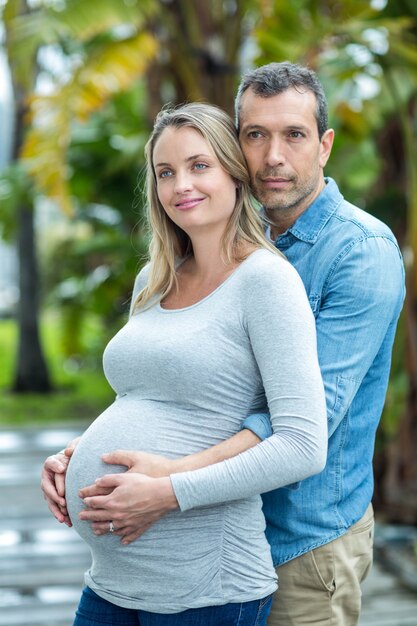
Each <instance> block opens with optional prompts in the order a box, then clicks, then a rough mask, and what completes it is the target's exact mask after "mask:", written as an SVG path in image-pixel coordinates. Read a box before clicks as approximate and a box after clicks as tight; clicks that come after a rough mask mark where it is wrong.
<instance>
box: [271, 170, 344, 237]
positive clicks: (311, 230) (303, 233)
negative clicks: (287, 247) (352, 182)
mask: <svg viewBox="0 0 417 626" xmlns="http://www.w3.org/2000/svg"><path fill="white" fill-rule="evenodd" d="M324 180H325V183H326V186H325V188H324V189H323V191H322V192H321V193H320V195H319V196H317V198H316V199H315V200H314V202H313V203H312V204H311V205H310V206H309V207H308V209H306V210H305V211H304V212H303V213H302V214H301V215H300V217H299V218H298V219H297V220H296V221H295V222H294V224H293V225H292V226H290V228H288V229H287V230H286V231H285V233H282V235H280V236H279V237H278V238H277V243H278V242H279V243H280V244H281V245H282V244H284V243H285V240H287V238H288V235H289V234H291V235H293V236H294V237H296V238H297V239H300V240H301V241H305V242H307V243H311V244H313V243H315V242H316V240H317V238H318V236H319V235H320V232H321V231H322V229H323V228H324V226H325V225H326V223H327V222H328V220H329V219H330V217H331V216H332V215H333V213H334V212H335V211H336V209H337V207H338V206H339V205H340V203H341V202H342V200H343V196H342V194H341V193H340V191H339V188H338V186H337V184H336V183H335V181H334V180H333V179H332V178H325V179H324Z"/></svg>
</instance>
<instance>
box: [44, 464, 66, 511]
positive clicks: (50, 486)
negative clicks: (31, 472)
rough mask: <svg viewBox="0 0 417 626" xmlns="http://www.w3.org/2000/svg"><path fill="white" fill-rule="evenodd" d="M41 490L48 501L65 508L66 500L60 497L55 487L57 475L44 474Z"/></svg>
mask: <svg viewBox="0 0 417 626" xmlns="http://www.w3.org/2000/svg"><path fill="white" fill-rule="evenodd" d="M41 489H42V491H43V493H44V496H45V499H46V500H51V501H52V502H55V503H56V504H58V505H60V506H65V499H64V498H63V497H62V496H60V494H59V493H58V492H57V490H56V486H55V474H49V473H47V472H43V473H42V479H41Z"/></svg>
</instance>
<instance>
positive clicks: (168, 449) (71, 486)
mask: <svg viewBox="0 0 417 626" xmlns="http://www.w3.org/2000/svg"><path fill="white" fill-rule="evenodd" d="M193 418H194V416H193V414H191V413H189V412H186V411H184V410H183V411H182V412H181V411H179V410H178V408H177V407H172V406H171V405H169V404H167V403H162V402H153V401H149V400H143V399H138V398H135V397H134V396H131V395H129V396H124V397H122V398H119V399H118V400H116V401H115V402H114V403H113V404H112V405H111V406H110V407H108V408H107V409H106V410H105V411H104V412H103V413H102V414H101V415H100V416H99V417H98V418H97V419H96V420H95V421H94V422H93V423H92V424H91V426H90V427H89V428H88V429H87V430H86V432H85V433H84V435H83V436H82V438H81V440H80V442H79V444H78V446H77V448H76V450H75V452H74V454H73V456H72V458H71V461H70V464H69V467H68V471H67V476H66V499H67V506H68V513H69V515H70V518H71V521H72V523H73V525H74V528H75V530H76V531H77V532H78V533H79V534H80V535H81V536H82V537H83V538H84V539H85V541H87V542H88V543H89V544H92V543H94V542H96V541H97V537H96V536H95V535H94V534H93V533H92V531H91V525H90V524H89V523H87V522H82V521H81V520H79V519H78V513H79V512H80V511H81V510H82V508H83V502H82V500H81V499H80V498H79V496H78V492H79V490H80V489H81V488H82V487H86V486H88V485H91V484H93V483H94V481H95V480H96V479H97V478H99V477H100V476H103V475H104V474H110V473H116V472H124V471H126V467H124V466H117V465H108V464H106V463H104V462H103V461H102V460H101V457H102V455H103V454H104V453H107V452H113V451H115V450H137V451H144V452H151V453H154V454H162V455H165V456H167V457H169V458H175V457H177V456H183V455H186V454H190V453H193V452H196V451H198V450H201V449H204V448H207V447H209V446H211V445H213V444H215V443H217V442H218V441H219V440H220V437H219V436H216V433H215V429H209V430H208V431H207V432H204V430H203V429H201V428H196V427H195V424H194V419H193ZM222 435H223V436H222V438H224V431H223V433H222Z"/></svg>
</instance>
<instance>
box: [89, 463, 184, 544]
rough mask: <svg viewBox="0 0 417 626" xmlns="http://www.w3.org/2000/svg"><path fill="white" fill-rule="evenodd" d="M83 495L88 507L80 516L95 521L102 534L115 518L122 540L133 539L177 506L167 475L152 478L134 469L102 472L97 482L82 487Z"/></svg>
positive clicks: (94, 525)
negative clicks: (122, 471)
mask: <svg viewBox="0 0 417 626" xmlns="http://www.w3.org/2000/svg"><path fill="white" fill-rule="evenodd" d="M97 493H99V494H103V493H104V494H107V495H95V494H97ZM80 497H81V498H82V499H83V500H84V504H85V506H86V509H85V510H83V511H81V513H80V514H79V518H80V519H81V520H85V521H90V522H92V523H93V529H94V532H96V533H97V534H99V535H100V534H103V533H106V532H109V530H110V521H112V522H113V526H114V528H115V533H116V534H118V535H120V536H121V537H122V543H123V544H128V543H131V542H132V541H134V540H135V539H137V538H138V537H140V536H141V535H142V534H143V533H144V532H145V530H147V529H148V528H149V527H150V526H151V525H152V524H153V523H154V522H156V521H157V520H158V519H160V518H161V517H162V516H163V515H165V514H166V513H168V512H169V511H173V510H175V509H177V508H178V502H177V499H176V497H175V494H174V490H173V488H172V485H171V480H170V479H169V478H168V477H163V478H152V477H150V476H145V475H144V474H138V473H136V472H131V471H128V472H125V473H123V474H107V475H106V476H102V477H101V478H99V479H97V480H96V482H95V484H94V485H90V486H88V487H85V488H84V489H81V491H80Z"/></svg>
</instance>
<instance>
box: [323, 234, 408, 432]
mask: <svg viewBox="0 0 417 626" xmlns="http://www.w3.org/2000/svg"><path fill="white" fill-rule="evenodd" d="M404 295H405V287H404V268H403V264H402V260H401V255H400V252H399V249H398V247H397V245H396V243H395V242H394V241H392V240H391V239H390V238H388V237H384V236H372V237H367V238H361V239H359V240H357V241H354V242H351V243H350V244H349V246H347V247H346V248H345V249H344V250H343V251H342V252H341V253H340V254H339V255H338V257H337V258H336V259H335V261H334V263H333V265H332V267H331V268H330V271H329V274H328V276H327V279H326V283H325V285H324V288H323V293H322V298H321V301H320V303H319V310H318V313H317V315H316V329H317V342H318V355H319V362H320V369H321V373H322V377H323V381H324V387H325V393H326V405H327V416H328V433H329V437H331V435H332V434H333V433H334V431H335V430H336V428H337V427H338V425H339V424H340V422H341V421H342V419H343V418H344V416H345V414H346V412H347V410H348V408H349V406H350V404H351V402H352V401H353V399H354V397H355V394H356V392H357V390H358V388H359V386H360V384H361V382H362V380H363V378H364V376H365V374H366V373H367V372H368V370H369V368H370V367H371V365H372V363H373V361H374V359H375V357H376V356H377V354H378V352H379V350H380V348H381V345H382V343H383V341H384V338H385V336H386V334H387V331H388V329H389V327H390V326H391V325H392V324H396V322H397V320H398V316H399V314H400V311H401V308H402V304H403V300H404Z"/></svg>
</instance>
